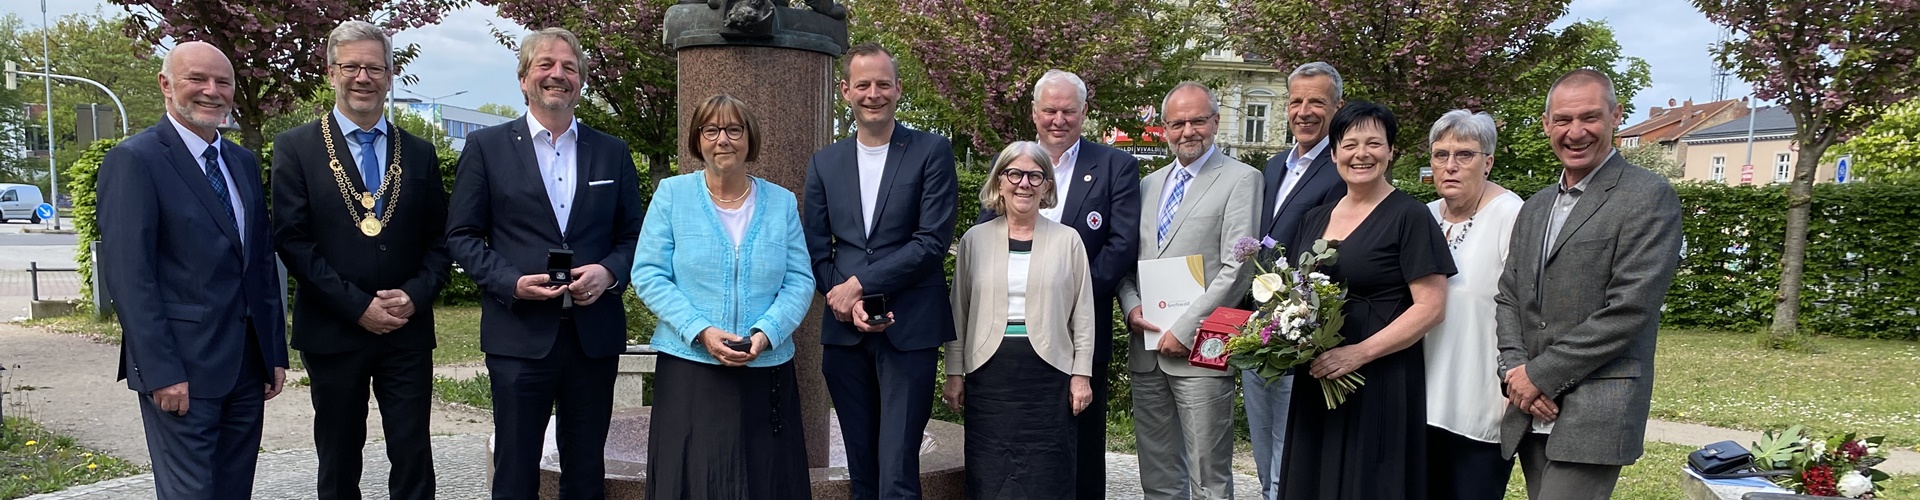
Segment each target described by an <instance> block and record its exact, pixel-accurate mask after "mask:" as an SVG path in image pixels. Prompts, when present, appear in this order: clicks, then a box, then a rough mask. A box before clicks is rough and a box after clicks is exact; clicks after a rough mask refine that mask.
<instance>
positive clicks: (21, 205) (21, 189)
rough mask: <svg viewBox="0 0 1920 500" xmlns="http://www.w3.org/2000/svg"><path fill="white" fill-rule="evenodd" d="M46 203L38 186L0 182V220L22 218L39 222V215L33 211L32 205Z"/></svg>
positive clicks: (35, 222)
mask: <svg viewBox="0 0 1920 500" xmlns="http://www.w3.org/2000/svg"><path fill="white" fill-rule="evenodd" d="M41 203H46V198H44V197H42V196H40V186H35V185H32V184H0V222H7V221H15V220H24V221H33V223H34V224H39V223H40V216H39V215H36V214H34V213H33V209H34V207H38V206H40V204H41Z"/></svg>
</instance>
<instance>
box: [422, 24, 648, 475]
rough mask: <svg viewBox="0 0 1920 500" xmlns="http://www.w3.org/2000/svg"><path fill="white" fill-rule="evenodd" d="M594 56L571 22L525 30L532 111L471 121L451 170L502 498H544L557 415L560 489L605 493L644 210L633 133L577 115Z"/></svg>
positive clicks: (453, 211) (457, 241)
mask: <svg viewBox="0 0 1920 500" xmlns="http://www.w3.org/2000/svg"><path fill="white" fill-rule="evenodd" d="M584 61H585V56H584V55H583V54H582V53H581V47H580V40H579V39H578V38H576V37H575V36H574V35H573V33H571V32H568V31H567V30H564V29H560V28H547V29H543V30H540V31H536V32H533V33H532V34H529V35H527V36H526V38H524V39H522V40H521V41H520V69H519V74H520V91H521V93H523V94H525V95H526V98H527V104H528V106H527V116H526V117H524V118H521V119H519V120H514V121H511V122H507V123H503V124H500V125H495V126H492V127H487V128H484V129H480V130H478V131H475V132H473V133H472V134H469V135H468V136H467V147H466V150H465V151H462V152H461V153H460V166H459V169H460V171H459V173H458V174H456V175H455V177H454V183H453V195H452V198H451V199H452V204H451V206H450V207H449V208H448V216H447V249H448V250H449V252H450V253H451V254H452V255H453V258H454V260H455V261H457V262H459V263H460V265H461V266H462V267H464V268H465V270H466V272H467V274H468V275H470V276H472V277H473V281H474V283H477V284H478V285H479V286H480V290H481V295H482V299H481V301H480V350H482V351H485V352H486V353H487V374H488V376H489V378H491V379H492V380H491V381H492V384H493V428H494V453H493V465H494V477H493V498H496V499H505V498H511V499H531V498H536V497H537V495H538V492H539V489H540V480H539V470H540V468H539V467H540V454H541V447H542V445H543V443H544V440H545V431H546V429H547V419H548V416H549V415H551V416H552V417H553V420H554V422H555V432H556V436H558V437H557V440H558V443H557V445H558V447H559V453H560V470H561V473H560V488H559V497H560V498H563V499H573V498H603V497H605V496H606V491H605V486H604V484H605V483H604V479H605V476H606V466H605V465H604V462H603V461H602V460H603V459H604V457H605V454H606V441H607V425H608V421H609V420H610V419H611V418H612V414H613V379H614V373H615V371H616V369H617V367H618V363H619V356H618V354H620V353H621V352H622V351H624V350H626V325H627V316H626V311H625V309H624V308H623V307H622V305H621V303H620V294H621V293H623V292H624V291H625V290H626V286H625V283H622V282H621V281H620V279H621V278H622V277H625V276H627V275H628V274H629V273H630V272H631V270H632V267H633V251H634V245H635V243H637V242H638V241H639V239H640V218H641V214H642V211H641V206H640V204H641V202H640V187H639V174H638V173H636V172H635V171H634V166H633V156H632V154H631V153H630V152H629V150H628V149H627V144H626V143H625V142H622V141H620V140H619V139H616V138H614V137H613V136H610V135H607V134H605V133H601V132H600V131H597V130H594V129H592V128H589V127H587V126H586V125H583V124H581V123H579V121H578V120H575V119H574V113H573V110H574V106H575V105H576V104H577V103H578V102H579V101H580V82H581V73H582V71H583V70H584V69H585V66H584ZM550 250H568V251H571V252H573V254H572V263H571V264H570V267H571V274H572V280H573V282H572V283H571V284H565V285H562V284H557V283H551V282H550V278H549V274H548V273H547V272H546V271H547V269H548V267H547V262H548V255H549V251H550ZM556 407H557V408H556Z"/></svg>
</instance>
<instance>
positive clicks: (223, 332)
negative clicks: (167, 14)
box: [97, 42, 287, 500]
mask: <svg viewBox="0 0 1920 500" xmlns="http://www.w3.org/2000/svg"><path fill="white" fill-rule="evenodd" d="M233 82H234V79H233V63H231V62H229V61H228V60H227V56H226V55H225V54H221V53H220V49H217V48H214V47H213V46H212V45H208V44H206V43H204V42H186V43H182V44H180V45H179V46H177V47H174V49H173V50H172V51H170V52H168V53H167V59H166V62H165V63H164V64H163V65H162V66H161V68H160V93H161V94H163V95H165V96H166V100H167V115H166V116H165V117H164V118H161V120H160V123H159V124H157V125H154V126H153V127H152V128H148V129H146V130H144V131H141V132H140V133H139V134H137V135H134V136H133V137H129V138H127V140H125V141H122V142H121V143H120V144H119V145H117V146H114V147H113V149H112V150H109V151H108V152H107V157H106V160H105V161H104V162H102V164H101V166H100V182H99V185H98V188H97V189H98V193H97V194H98V196H99V212H98V223H99V227H100V278H101V283H102V284H103V285H104V286H106V287H107V291H108V292H109V293H110V294H111V295H113V298H114V301H113V309H114V312H115V313H117V314H118V316H119V318H120V329H121V332H122V337H121V338H122V342H121V344H120V375H119V376H120V378H123V379H126V381H127V388H129V389H133V390H134V391H135V392H138V393H139V395H140V398H139V399H140V420H141V424H142V425H141V426H142V428H143V429H144V430H145V431H146V435H147V451H148V453H150V454H151V455H152V459H153V482H154V486H155V490H156V491H155V492H156V494H157V496H158V498H161V499H163V500H172V499H205V498H247V497H249V496H252V493H253V471H254V460H255V459H256V458H258V456H259V448H260V425H261V417H262V414H263V410H264V409H265V406H266V400H269V399H273V398H274V396H277V395H279V394H280V390H281V388H282V387H283V385H282V384H283V383H284V382H285V381H286V376H287V345H286V315H285V313H284V312H283V310H282V309H281V306H280V283H279V279H280V278H279V276H280V273H279V272H278V271H276V270H275V269H274V264H273V240H272V239H270V234H269V233H268V228H267V225H268V224H269V221H268V220H267V200H266V192H265V190H264V189H262V187H263V183H262V182H261V181H260V163H259V160H258V159H256V158H255V157H254V155H253V152H252V151H247V150H246V148H242V147H240V145H239V144H234V143H233V142H232V141H228V140H226V139H224V138H222V137H220V133H219V129H218V128H217V127H218V126H219V125H220V122H221V121H223V120H225V119H226V117H227V113H228V112H229V111H231V110H232V109H233Z"/></svg>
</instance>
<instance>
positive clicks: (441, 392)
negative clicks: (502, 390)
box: [433, 373, 493, 410]
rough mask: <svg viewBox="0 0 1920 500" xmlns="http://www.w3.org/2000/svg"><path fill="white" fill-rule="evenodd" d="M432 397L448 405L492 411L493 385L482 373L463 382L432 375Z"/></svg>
mask: <svg viewBox="0 0 1920 500" xmlns="http://www.w3.org/2000/svg"><path fill="white" fill-rule="evenodd" d="M433 396H434V397H436V398H439V399H440V400H441V401H446V402H449V403H459V404H463V405H467V406H471V407H474V408H479V409H482V410H491V409H493V383H492V382H491V381H489V380H488V379H487V374H484V373H482V374H479V375H474V376H473V378H469V379H465V380H461V379H456V378H453V377H447V376H444V375H434V376H433Z"/></svg>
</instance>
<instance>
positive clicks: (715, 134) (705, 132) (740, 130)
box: [700, 125, 747, 141]
mask: <svg viewBox="0 0 1920 500" xmlns="http://www.w3.org/2000/svg"><path fill="white" fill-rule="evenodd" d="M722 131H724V132H726V133H727V138H728V139H733V140H736V141H737V140H740V137H741V136H744V135H747V129H746V127H742V126H739V125H729V126H725V127H716V126H713V125H708V126H705V127H700V137H704V138H706V139H707V140H709V141H717V140H720V132H722Z"/></svg>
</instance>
